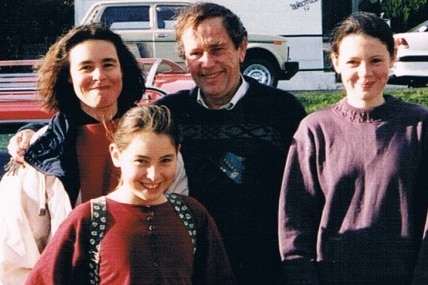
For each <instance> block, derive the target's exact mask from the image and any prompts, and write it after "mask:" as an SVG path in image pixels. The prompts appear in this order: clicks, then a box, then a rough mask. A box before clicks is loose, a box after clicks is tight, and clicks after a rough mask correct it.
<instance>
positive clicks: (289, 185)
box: [278, 123, 324, 285]
mask: <svg viewBox="0 0 428 285" xmlns="http://www.w3.org/2000/svg"><path fill="white" fill-rule="evenodd" d="M315 161H316V158H315V145H314V139H313V134H311V132H310V130H309V128H307V127H306V126H305V124H304V123H302V125H301V126H300V127H299V129H298V130H297V132H296V134H295V136H294V138H293V142H292V145H291V146H290V149H289V154H288V157H287V162H286V166H285V170H284V175H283V182H282V186H281V194H280V201H279V231H278V232H279V247H280V254H281V259H282V264H283V272H284V274H285V278H286V279H287V281H288V282H286V284H290V285H292V284H318V280H317V273H316V268H315V260H316V242H317V231H318V227H319V222H320V216H321V212H322V205H323V203H324V198H323V195H322V194H321V193H322V192H321V190H320V186H319V182H318V178H317V175H316V174H317V169H316V163H315Z"/></svg>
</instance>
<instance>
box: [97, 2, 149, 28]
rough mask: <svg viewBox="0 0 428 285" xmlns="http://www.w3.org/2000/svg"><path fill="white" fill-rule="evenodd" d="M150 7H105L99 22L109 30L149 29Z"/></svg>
mask: <svg viewBox="0 0 428 285" xmlns="http://www.w3.org/2000/svg"><path fill="white" fill-rule="evenodd" d="M149 12H150V6H148V5H146V6H128V7H126V6H124V7H114V6H113V7H107V8H106V9H105V10H104V13H103V15H102V16H101V22H102V23H104V24H106V25H107V26H108V27H110V28H111V29H116V30H120V29H150V14H149Z"/></svg>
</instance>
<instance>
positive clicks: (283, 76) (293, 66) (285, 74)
mask: <svg viewBox="0 0 428 285" xmlns="http://www.w3.org/2000/svg"><path fill="white" fill-rule="evenodd" d="M298 71H299V63H298V62H297V61H288V62H285V63H284V70H281V72H280V73H279V77H278V79H279V80H289V79H290V78H292V77H293V76H294V75H295V74H296V73H297V72H298Z"/></svg>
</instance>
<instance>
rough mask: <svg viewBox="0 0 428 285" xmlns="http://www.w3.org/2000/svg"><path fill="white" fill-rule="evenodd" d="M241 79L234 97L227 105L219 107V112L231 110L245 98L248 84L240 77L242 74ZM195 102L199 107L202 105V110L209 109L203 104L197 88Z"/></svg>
mask: <svg viewBox="0 0 428 285" xmlns="http://www.w3.org/2000/svg"><path fill="white" fill-rule="evenodd" d="M241 79H242V83H241V85H240V86H239V88H238V90H236V93H235V95H233V97H232V99H231V100H230V102H229V103H227V104H225V105H223V106H221V107H220V108H218V109H219V110H232V109H233V108H234V107H235V105H236V104H237V103H238V101H239V100H241V99H242V98H243V97H244V96H245V94H246V93H247V91H248V88H249V84H248V82H247V81H245V79H244V77H243V76H242V74H241ZM196 101H197V102H198V103H199V104H200V105H202V106H203V107H204V108H206V109H210V108H209V107H208V105H207V104H206V103H205V100H204V98H203V97H202V94H201V89H200V88H198V96H197V98H196Z"/></svg>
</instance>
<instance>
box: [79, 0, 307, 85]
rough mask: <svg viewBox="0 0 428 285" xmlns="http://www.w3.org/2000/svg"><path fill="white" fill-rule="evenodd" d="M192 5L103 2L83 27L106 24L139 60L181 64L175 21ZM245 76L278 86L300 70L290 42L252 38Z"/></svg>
mask: <svg viewBox="0 0 428 285" xmlns="http://www.w3.org/2000/svg"><path fill="white" fill-rule="evenodd" d="M186 5H189V3H188V2H182V1H177V0H157V1H153V0H151V1H148V0H139V1H134V0H128V1H103V2H98V3H95V4H94V5H92V7H91V8H90V9H89V10H88V11H87V13H86V15H85V16H84V17H83V20H82V21H81V24H88V23H105V24H106V25H107V26H109V27H110V28H111V29H112V30H114V31H115V32H116V33H118V34H120V35H121V36H122V39H123V40H124V41H125V42H126V43H127V44H128V46H129V48H130V49H131V51H133V52H134V54H135V55H136V56H137V57H152V58H167V59H170V60H173V61H175V62H178V63H182V62H183V59H181V58H180V57H179V56H178V52H177V47H176V38H175V32H174V17H175V16H176V14H177V13H178V11H179V10H180V9H181V8H183V7H184V6H186ZM241 69H242V73H243V74H245V75H248V76H251V77H253V78H255V79H257V80H258V81H259V82H262V83H264V84H267V85H271V86H277V84H278V80H288V79H290V78H292V77H293V76H294V75H295V74H296V73H297V72H298V70H299V63H298V62H291V61H289V48H288V46H287V40H286V38H285V37H281V36H271V35H261V34H249V35H248V49H247V55H246V58H245V61H244V63H243V64H242V66H241Z"/></svg>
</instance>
